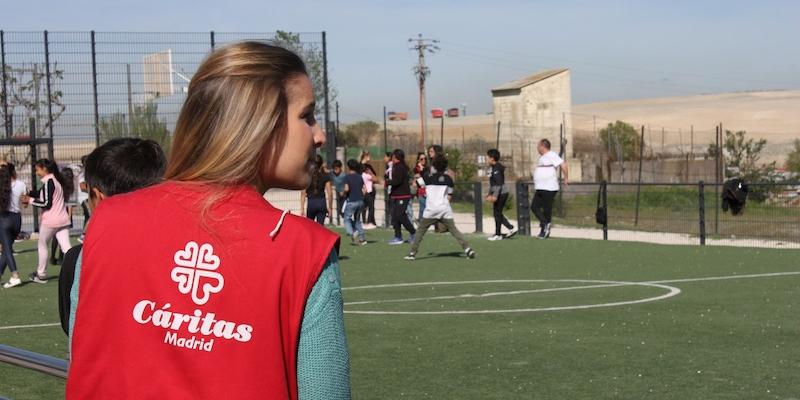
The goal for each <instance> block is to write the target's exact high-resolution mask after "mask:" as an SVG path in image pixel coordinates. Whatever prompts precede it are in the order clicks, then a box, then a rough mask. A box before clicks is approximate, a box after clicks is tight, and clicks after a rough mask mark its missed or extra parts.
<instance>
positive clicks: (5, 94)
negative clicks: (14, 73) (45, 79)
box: [0, 30, 11, 138]
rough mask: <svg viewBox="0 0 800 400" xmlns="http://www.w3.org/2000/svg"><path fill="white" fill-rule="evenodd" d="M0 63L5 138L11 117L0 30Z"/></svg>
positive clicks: (3, 47) (3, 38)
mask: <svg viewBox="0 0 800 400" xmlns="http://www.w3.org/2000/svg"><path fill="white" fill-rule="evenodd" d="M0 61H1V62H2V64H0V66H2V68H3V69H2V71H0V73H2V80H3V93H2V101H3V126H4V127H5V131H6V137H7V138H10V137H11V123H10V120H11V117H10V116H9V115H8V85H7V83H6V79H7V77H6V34H5V32H4V31H2V30H0Z"/></svg>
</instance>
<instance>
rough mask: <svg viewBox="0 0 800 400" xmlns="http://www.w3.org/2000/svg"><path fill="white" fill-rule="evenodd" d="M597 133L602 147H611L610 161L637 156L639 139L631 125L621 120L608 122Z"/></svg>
mask: <svg viewBox="0 0 800 400" xmlns="http://www.w3.org/2000/svg"><path fill="white" fill-rule="evenodd" d="M598 134H599V135H600V140H601V141H602V142H603V146H604V148H609V147H610V148H611V152H610V154H609V158H610V159H611V160H612V161H620V160H621V161H628V160H635V159H637V158H638V157H639V146H641V139H640V137H639V132H638V131H637V130H636V128H634V127H633V126H632V125H630V124H627V123H625V122H622V121H617V122H614V123H613V124H611V123H609V124H608V126H606V127H605V128H603V129H600V132H599V133H598ZM609 144H610V146H609Z"/></svg>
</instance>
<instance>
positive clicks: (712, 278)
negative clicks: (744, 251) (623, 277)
mask: <svg viewBox="0 0 800 400" xmlns="http://www.w3.org/2000/svg"><path fill="white" fill-rule="evenodd" d="M792 275H800V271H791V272H769V273H763V274H745V275H727V276H709V277H701V278H683V279H668V280H660V281H646V282H617V283H614V284H611V283H608V284H600V285H590V286H587V287H585V288H587V289H590V288H593V287H612V286H624V285H633V284H639V285H640V286H641V285H644V286H655V287H663V288H665V289H667V288H669V289H668V290H670V292H669V293H667V294H665V295H662V296H658V297H656V298H650V299H641V300H636V301H634V302H616V303H604V304H590V305H583V306H566V307H547V308H537V309H514V310H478V311H344V312H345V314H373V315H392V314H394V315H414V314H432V315H436V314H497V313H505V312H508V313H513V312H541V311H561V310H574V309H586V308H597V307H613V306H620V305H627V304H638V303H643V302H649V301H657V300H663V299H666V298H669V297H672V296H675V295H677V294H679V293H680V289H678V288H674V287H672V286H667V285H661V284H665V283H684V282H703V281H716V280H730V279H750V278H769V277H776V276H792ZM558 281H561V282H564V281H569V280H555V279H554V280H544V279H528V280H509V279H501V280H482V281H447V282H414V283H395V284H381V285H366V286H355V287H350V288H342V290H358V289H379V288H391V287H413V286H427V285H431V286H434V285H464V284H487V283H513V282H558ZM572 282H576V281H575V280H572ZM591 282H612V281H591ZM571 288H579V287H571ZM553 289H561V290H571V289H570V288H553ZM672 289H675V290H677V293H674V294H673V292H672ZM539 290H546V289H539ZM506 293H511V292H506ZM451 297H452V296H451ZM455 297H456V298H457V297H459V296H455ZM465 297H470V296H465ZM421 300H424V299H411V300H409V301H421ZM377 302H387V301H386V300H383V301H380V300H379V301H377ZM371 303H374V302H371ZM348 304H349V305H356V304H367V303H366V302H355V303H345V305H348Z"/></svg>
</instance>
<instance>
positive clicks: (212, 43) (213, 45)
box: [211, 31, 217, 51]
mask: <svg viewBox="0 0 800 400" xmlns="http://www.w3.org/2000/svg"><path fill="white" fill-rule="evenodd" d="M216 45H217V41H216V39H215V38H214V31H211V51H214V47H216Z"/></svg>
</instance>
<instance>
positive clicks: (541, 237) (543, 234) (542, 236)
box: [536, 227, 547, 239]
mask: <svg viewBox="0 0 800 400" xmlns="http://www.w3.org/2000/svg"><path fill="white" fill-rule="evenodd" d="M536 237H537V238H539V239H544V238H546V237H547V236H545V233H544V227H542V229H540V230H539V234H538V235H536Z"/></svg>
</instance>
